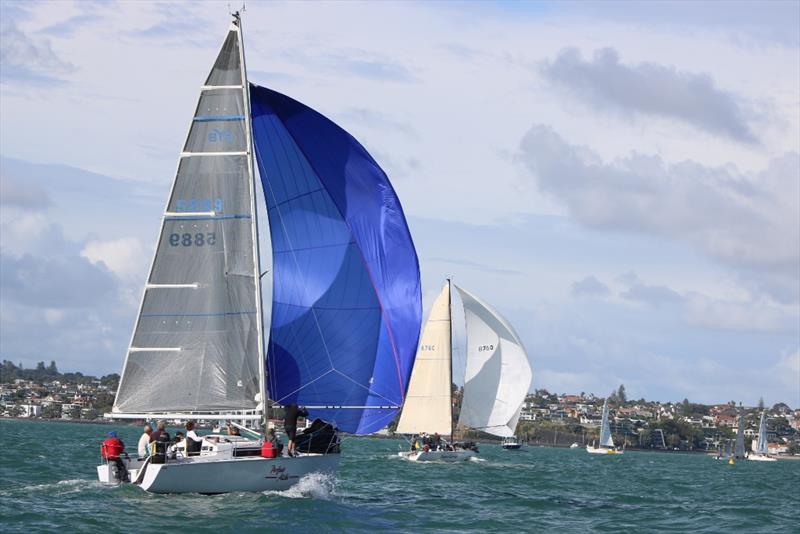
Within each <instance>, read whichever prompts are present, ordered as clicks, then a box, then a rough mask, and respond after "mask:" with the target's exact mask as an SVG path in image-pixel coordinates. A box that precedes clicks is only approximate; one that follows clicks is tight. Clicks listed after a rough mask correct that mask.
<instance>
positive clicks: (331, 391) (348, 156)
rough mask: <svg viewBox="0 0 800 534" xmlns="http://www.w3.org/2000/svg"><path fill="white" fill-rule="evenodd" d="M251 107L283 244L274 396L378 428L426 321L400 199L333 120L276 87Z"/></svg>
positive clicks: (343, 424) (333, 418) (275, 246)
mask: <svg viewBox="0 0 800 534" xmlns="http://www.w3.org/2000/svg"><path fill="white" fill-rule="evenodd" d="M251 105H252V115H253V135H254V141H255V148H256V157H257V161H258V168H259V173H260V175H261V182H262V185H263V189H264V197H265V200H266V204H267V210H268V215H269V222H270V232H271V238H272V262H273V270H272V279H273V302H272V318H271V323H272V324H271V328H270V337H269V343H268V346H267V363H268V370H267V371H268V375H269V378H268V385H269V393H270V397H271V398H272V399H273V400H274V401H276V402H278V403H280V404H288V403H291V402H296V403H298V404H300V405H306V406H310V407H313V408H310V410H309V411H310V412H311V416H312V417H320V418H322V419H324V420H327V421H330V422H333V423H335V424H336V425H338V427H339V428H340V429H341V430H344V431H347V432H354V433H358V434H365V433H370V432H374V431H376V430H379V429H381V428H383V427H384V426H386V425H387V424H388V423H389V422H390V421H391V420H392V419H393V418H394V417H395V415H396V414H397V410H398V407H399V406H400V405H402V403H403V399H404V396H405V392H406V388H407V384H408V378H409V374H410V373H411V367H412V364H413V361H414V355H415V352H416V348H417V341H418V338H419V330H420V323H421V315H422V310H421V293H420V278H419V265H418V262H417V255H416V251H415V250H414V245H413V242H412V240H411V236H410V234H409V231H408V226H407V225H406V220H405V216H404V215H403V210H402V208H401V206H400V202H399V200H398V198H397V195H396V194H395V192H394V190H393V188H392V186H391V184H390V183H389V180H388V178H387V177H386V174H385V173H384V172H383V171H382V170H381V168H380V167H379V166H378V164H377V163H376V162H375V160H373V159H372V157H371V156H370V155H369V154H368V153H367V151H366V150H365V149H364V147H362V146H361V145H360V144H359V143H358V141H356V140H355V139H354V138H353V137H352V136H351V135H350V134H348V133H347V132H345V131H344V130H342V129H341V128H340V127H339V126H337V125H336V124H334V123H333V122H331V121H330V120H328V119H327V118H325V117H323V116H322V115H320V114H319V113H317V112H316V111H314V110H313V109H311V108H309V107H307V106H305V105H303V104H301V103H299V102H297V101H295V100H292V99H291V98H289V97H287V96H284V95H282V94H280V93H277V92H275V91H272V90H270V89H267V88H264V87H258V86H251ZM321 406H325V407H326V408H321ZM328 407H330V408H328ZM363 407H374V408H371V409H370V408H363Z"/></svg>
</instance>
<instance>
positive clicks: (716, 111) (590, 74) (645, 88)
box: [541, 48, 758, 143]
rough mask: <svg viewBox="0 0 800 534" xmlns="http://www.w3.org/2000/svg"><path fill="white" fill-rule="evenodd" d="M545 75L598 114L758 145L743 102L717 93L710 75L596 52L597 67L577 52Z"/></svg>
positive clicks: (567, 53)
mask: <svg viewBox="0 0 800 534" xmlns="http://www.w3.org/2000/svg"><path fill="white" fill-rule="evenodd" d="M541 72H542V74H543V75H544V76H545V78H547V79H548V80H550V81H551V82H552V83H554V84H556V85H557V86H558V87H559V88H566V89H567V90H568V91H570V92H572V93H573V94H575V95H576V96H578V97H580V98H582V99H585V100H586V101H587V103H588V104H590V105H591V106H592V108H593V109H596V110H604V109H609V110H611V111H614V112H617V113H621V114H623V115H630V114H645V115H654V116H660V117H666V118H672V119H677V120H682V121H685V122H687V123H689V124H692V125H694V126H695V127H697V128H700V129H703V130H706V131H708V132H711V133H715V134H722V135H725V136H728V137H730V138H732V139H735V140H737V141H742V142H745V143H757V142H758V140H757V139H756V137H755V135H754V134H753V132H752V131H751V128H750V126H749V125H748V124H747V122H746V120H745V115H746V110H745V109H744V107H743V106H742V104H741V98H739V97H737V96H736V95H733V94H732V93H730V92H728V91H724V90H722V89H719V88H717V87H716V84H715V83H714V79H713V78H712V77H711V75H710V74H708V73H692V72H683V71H678V70H676V69H675V68H674V67H667V66H664V65H659V64H656V63H641V64H639V65H633V66H628V65H623V64H622V63H620V61H619V53H618V52H617V51H616V50H614V49H613V48H603V49H601V50H597V51H595V53H594V57H593V59H592V61H584V60H583V58H582V57H581V54H580V51H578V50H577V49H575V48H568V49H564V50H562V51H561V53H560V54H559V55H558V57H557V58H556V59H555V61H552V62H550V61H548V62H545V63H544V64H543V65H542V67H541Z"/></svg>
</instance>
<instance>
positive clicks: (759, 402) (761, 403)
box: [758, 397, 764, 410]
mask: <svg viewBox="0 0 800 534" xmlns="http://www.w3.org/2000/svg"><path fill="white" fill-rule="evenodd" d="M758 409H759V410H763V409H764V397H759V398H758Z"/></svg>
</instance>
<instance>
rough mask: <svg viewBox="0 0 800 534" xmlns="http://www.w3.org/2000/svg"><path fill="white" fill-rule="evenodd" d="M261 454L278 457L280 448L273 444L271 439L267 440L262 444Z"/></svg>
mask: <svg viewBox="0 0 800 534" xmlns="http://www.w3.org/2000/svg"><path fill="white" fill-rule="evenodd" d="M261 456H262V457H264V458H277V457H278V449H277V448H275V447H274V446H273V445H272V442H271V441H265V442H264V444H263V445H262V446H261Z"/></svg>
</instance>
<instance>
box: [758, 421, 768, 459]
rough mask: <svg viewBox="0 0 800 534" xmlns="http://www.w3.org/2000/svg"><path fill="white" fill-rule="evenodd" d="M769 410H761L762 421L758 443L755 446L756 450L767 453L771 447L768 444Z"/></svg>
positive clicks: (759, 426)
mask: <svg viewBox="0 0 800 534" xmlns="http://www.w3.org/2000/svg"><path fill="white" fill-rule="evenodd" d="M766 415H767V412H766V411H763V412H761V422H760V423H759V425H758V443H757V444H756V447H755V452H756V453H758V454H767V453H768V452H769V447H768V446H767V419H766Z"/></svg>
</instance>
